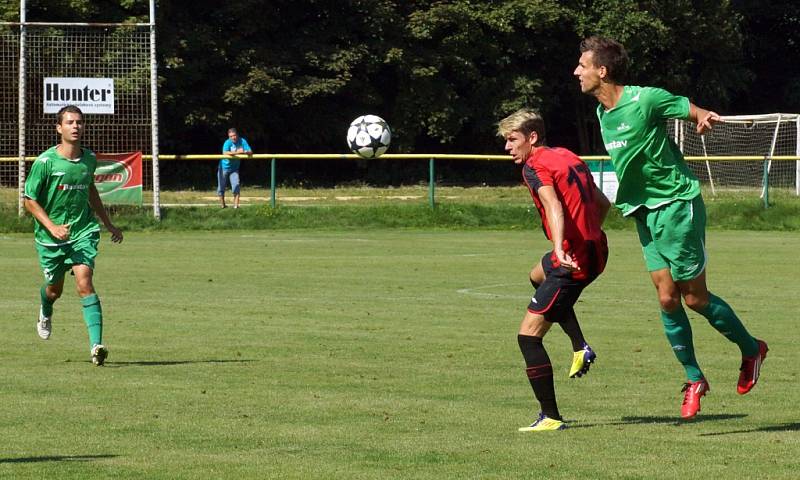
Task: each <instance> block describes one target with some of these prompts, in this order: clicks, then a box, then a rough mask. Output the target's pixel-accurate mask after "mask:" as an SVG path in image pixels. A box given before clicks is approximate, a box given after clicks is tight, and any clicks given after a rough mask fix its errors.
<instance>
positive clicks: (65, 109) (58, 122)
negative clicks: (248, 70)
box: [56, 105, 83, 125]
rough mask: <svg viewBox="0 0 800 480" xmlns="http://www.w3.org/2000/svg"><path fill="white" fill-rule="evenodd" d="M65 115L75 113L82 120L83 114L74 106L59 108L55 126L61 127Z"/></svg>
mask: <svg viewBox="0 0 800 480" xmlns="http://www.w3.org/2000/svg"><path fill="white" fill-rule="evenodd" d="M65 113H77V114H78V115H80V116H81V118H83V112H81V109H80V108H78V107H76V106H75V105H67V106H66V107H61V110H59V111H58V113H57V114H56V125H61V121H62V120H63V119H64V114H65Z"/></svg>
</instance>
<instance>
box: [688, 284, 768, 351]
mask: <svg viewBox="0 0 800 480" xmlns="http://www.w3.org/2000/svg"><path fill="white" fill-rule="evenodd" d="M698 313H699V314H700V315H702V316H704V317H706V319H708V323H710V324H711V326H712V327H714V328H715V329H717V331H718V332H719V333H721V334H722V335H724V336H725V338H727V339H728V340H730V341H731V342H733V343H735V344H736V345H738V346H739V350H741V351H742V355H744V356H746V357H752V356H754V355H758V342H756V340H755V339H754V338H753V337H752V336H751V335H750V334H749V333H748V332H747V329H746V328H744V325H742V322H741V320H739V317H737V316H736V313H735V312H734V311H733V309H732V308H731V307H730V305H728V304H727V303H725V300H723V299H721V298H719V297H718V296H716V295H714V294H713V293H710V292H709V294H708V305H706V306H705V308H704V309H703V310H702V311H699V312H698Z"/></svg>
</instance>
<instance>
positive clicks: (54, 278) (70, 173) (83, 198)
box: [25, 105, 122, 365]
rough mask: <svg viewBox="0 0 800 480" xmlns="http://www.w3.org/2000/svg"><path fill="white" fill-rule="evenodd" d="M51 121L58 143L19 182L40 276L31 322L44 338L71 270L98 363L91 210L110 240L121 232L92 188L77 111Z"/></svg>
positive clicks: (99, 322)
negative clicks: (35, 312) (22, 182)
mask: <svg viewBox="0 0 800 480" xmlns="http://www.w3.org/2000/svg"><path fill="white" fill-rule="evenodd" d="M56 121H57V123H56V131H57V132H58V134H59V135H60V136H61V143H59V144H58V145H56V146H54V147H52V148H50V149H48V150H47V151H45V152H44V153H42V154H41V155H39V157H38V158H37V159H36V160H35V161H34V162H33V165H32V166H31V171H30V173H29V174H28V178H27V180H26V181H25V208H26V209H27V210H28V211H29V212H30V213H31V215H33V217H34V218H35V219H36V222H35V227H34V229H35V240H36V250H37V251H38V253H39V263H40V265H41V267H42V271H43V272H44V278H45V283H44V285H42V287H41V289H40V294H41V306H40V308H39V320H38V322H37V324H36V327H37V330H38V332H39V336H40V337H41V338H42V339H44V340H47V339H48V338H49V337H50V333H51V328H52V324H51V320H52V317H53V303H54V302H55V301H56V300H57V299H58V298H59V297H60V296H61V293H62V292H63V290H64V275H65V274H66V272H67V271H68V270H72V274H73V275H74V276H75V283H76V285H77V289H78V295H79V296H80V299H81V305H82V306H83V319H84V321H85V322H86V327H87V329H88V331H89V346H90V352H91V357H92V363H94V364H95V365H103V363H104V362H105V359H106V357H107V356H108V349H107V348H106V347H105V346H104V345H103V312H102V309H101V307H100V299H99V298H98V296H97V293H96V292H95V290H94V284H93V283H92V273H93V271H94V259H95V257H96V256H97V244H98V242H99V241H100V226H99V225H98V223H97V220H96V219H95V214H96V215H97V216H98V217H100V220H101V221H102V222H103V225H105V227H106V228H107V229H108V231H109V232H110V233H111V241H112V242H116V243H119V242H121V241H122V232H121V231H120V230H119V229H118V228H117V227H115V226H114V225H113V224H112V223H111V220H110V219H109V217H108V213H107V212H106V209H105V207H104V206H103V202H102V200H101V199H100V194H99V193H98V192H97V188H95V185H94V171H95V168H96V167H97V158H96V157H95V155H94V153H92V152H91V151H90V150H88V149H86V148H83V147H82V146H81V138H82V137H83V131H84V123H83V113H82V112H81V111H80V109H79V108H78V107H76V106H74V105H70V106H66V107H64V108H62V109H61V110H59V112H58V115H57V117H56Z"/></svg>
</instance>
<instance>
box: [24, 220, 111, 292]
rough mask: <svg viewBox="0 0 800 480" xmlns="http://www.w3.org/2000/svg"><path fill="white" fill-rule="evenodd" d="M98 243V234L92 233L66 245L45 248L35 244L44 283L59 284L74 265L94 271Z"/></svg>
mask: <svg viewBox="0 0 800 480" xmlns="http://www.w3.org/2000/svg"><path fill="white" fill-rule="evenodd" d="M99 242H100V232H94V233H92V234H90V235H87V236H85V237H83V238H81V239H78V240H76V241H75V242H73V243H70V244H68V245H60V246H57V247H46V246H44V245H39V244H38V243H37V244H36V251H37V252H39V265H40V266H41V267H42V272H44V279H45V282H47V284H48V285H55V284H57V283H59V282H61V280H63V278H64V275H65V274H66V273H67V271H68V270H70V269H72V267H73V266H74V265H87V266H88V267H89V268H91V269H92V270H94V258H95V257H96V256H97V244H98V243H99Z"/></svg>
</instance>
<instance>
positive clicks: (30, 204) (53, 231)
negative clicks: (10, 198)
mask: <svg viewBox="0 0 800 480" xmlns="http://www.w3.org/2000/svg"><path fill="white" fill-rule="evenodd" d="M25 209H26V210H28V212H30V214H31V215H33V218H35V219H36V220H38V221H39V223H41V224H42V226H43V227H44V228H46V229H47V231H48V232H50V235H52V236H53V238H55V239H56V240H69V224H66V225H56V224H55V223H53V221H52V220H50V217H49V216H48V215H47V212H45V211H44V208H42V206H41V205H39V202H37V201H36V200H33V199H31V198H26V199H25Z"/></svg>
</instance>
